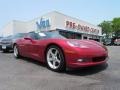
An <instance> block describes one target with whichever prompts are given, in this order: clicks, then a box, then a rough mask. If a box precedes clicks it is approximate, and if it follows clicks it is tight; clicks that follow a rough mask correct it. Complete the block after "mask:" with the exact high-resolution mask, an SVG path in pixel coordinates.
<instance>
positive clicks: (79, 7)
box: [0, 0, 120, 30]
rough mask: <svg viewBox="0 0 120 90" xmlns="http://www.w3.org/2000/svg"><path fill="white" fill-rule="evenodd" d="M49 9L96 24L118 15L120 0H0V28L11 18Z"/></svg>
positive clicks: (28, 17) (26, 17) (32, 15)
mask: <svg viewBox="0 0 120 90" xmlns="http://www.w3.org/2000/svg"><path fill="white" fill-rule="evenodd" d="M51 11H58V12H61V13H63V14H66V15H69V16H72V17H75V18H78V19H80V20H84V21H87V22H89V23H91V24H94V25H98V24H99V23H101V22H102V21H104V20H112V19H113V18H114V17H120V0H0V30H1V29H2V28H3V27H4V26H5V25H6V24H7V23H9V22H10V21H11V20H21V21H29V20H32V19H34V18H37V17H40V16H42V15H44V14H46V13H48V12H51Z"/></svg>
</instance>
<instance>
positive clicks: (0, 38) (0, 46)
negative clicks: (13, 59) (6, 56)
mask: <svg viewBox="0 0 120 90" xmlns="http://www.w3.org/2000/svg"><path fill="white" fill-rule="evenodd" d="M2 39H3V37H0V51H1V50H2V45H1V41H2Z"/></svg>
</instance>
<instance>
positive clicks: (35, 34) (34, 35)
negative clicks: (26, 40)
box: [29, 33, 39, 40]
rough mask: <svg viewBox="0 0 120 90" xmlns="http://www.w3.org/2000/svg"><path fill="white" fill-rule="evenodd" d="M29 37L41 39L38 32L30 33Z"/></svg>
mask: <svg viewBox="0 0 120 90" xmlns="http://www.w3.org/2000/svg"><path fill="white" fill-rule="evenodd" d="M29 37H30V38H32V39H34V40H38V39H39V37H38V34H37V33H29Z"/></svg>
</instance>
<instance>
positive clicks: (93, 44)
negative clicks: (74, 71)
mask: <svg viewBox="0 0 120 90" xmlns="http://www.w3.org/2000/svg"><path fill="white" fill-rule="evenodd" d="M68 41H69V42H73V43H78V44H79V46H80V47H82V48H93V49H96V48H103V45H102V44H101V43H99V42H97V41H93V40H76V39H70V40H68Z"/></svg>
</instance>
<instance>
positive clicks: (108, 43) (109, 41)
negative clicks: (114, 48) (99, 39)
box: [103, 38, 113, 46]
mask: <svg viewBox="0 0 120 90" xmlns="http://www.w3.org/2000/svg"><path fill="white" fill-rule="evenodd" d="M103 44H104V45H107V46H108V45H113V43H112V38H106V39H104V40H103Z"/></svg>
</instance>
